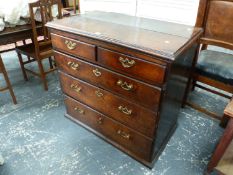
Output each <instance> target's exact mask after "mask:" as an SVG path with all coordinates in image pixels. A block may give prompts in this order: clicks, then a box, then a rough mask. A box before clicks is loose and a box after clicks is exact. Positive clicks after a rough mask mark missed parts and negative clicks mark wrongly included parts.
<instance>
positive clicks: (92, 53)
mask: <svg viewBox="0 0 233 175" xmlns="http://www.w3.org/2000/svg"><path fill="white" fill-rule="evenodd" d="M51 36H52V42H53V48H54V49H56V50H60V51H62V52H66V53H69V54H72V55H74V56H79V57H82V58H85V59H87V60H92V61H95V60H96V46H94V45H91V44H87V43H83V42H81V41H77V40H74V39H70V38H66V37H63V36H59V35H55V34H52V35H51Z"/></svg>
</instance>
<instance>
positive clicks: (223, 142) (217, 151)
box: [207, 119, 233, 173]
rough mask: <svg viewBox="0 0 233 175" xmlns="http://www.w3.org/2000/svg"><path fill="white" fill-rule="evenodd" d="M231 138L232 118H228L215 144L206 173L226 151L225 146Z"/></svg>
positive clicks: (210, 170)
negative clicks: (221, 134)
mask: <svg viewBox="0 0 233 175" xmlns="http://www.w3.org/2000/svg"><path fill="white" fill-rule="evenodd" d="M232 139H233V119H230V121H229V123H228V125H227V128H226V130H225V131H224V134H223V136H222V137H221V139H220V141H219V144H218V145H217V147H216V149H215V151H214V153H213V155H212V157H211V160H210V162H209V164H208V167H207V173H210V172H212V171H213V169H214V167H216V166H217V164H218V162H219V161H220V159H221V158H222V156H223V154H224V152H225V151H226V149H227V147H228V146H229V144H230V143H231V141H232Z"/></svg>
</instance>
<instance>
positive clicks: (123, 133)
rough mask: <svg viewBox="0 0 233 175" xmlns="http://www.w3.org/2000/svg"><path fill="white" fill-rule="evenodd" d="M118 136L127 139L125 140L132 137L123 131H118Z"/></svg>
mask: <svg viewBox="0 0 233 175" xmlns="http://www.w3.org/2000/svg"><path fill="white" fill-rule="evenodd" d="M117 134H118V135H120V136H121V137H123V138H125V139H128V140H129V138H130V135H129V134H127V133H125V132H124V131H121V130H118V131H117Z"/></svg>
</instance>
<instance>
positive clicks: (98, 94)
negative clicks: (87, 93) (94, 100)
mask: <svg viewBox="0 0 233 175" xmlns="http://www.w3.org/2000/svg"><path fill="white" fill-rule="evenodd" d="M95 95H96V96H97V97H103V96H104V94H103V93H102V92H100V90H98V91H95Z"/></svg>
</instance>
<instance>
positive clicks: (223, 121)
mask: <svg viewBox="0 0 233 175" xmlns="http://www.w3.org/2000/svg"><path fill="white" fill-rule="evenodd" d="M228 121H229V117H227V116H225V115H223V117H222V119H221V123H220V124H219V125H220V126H221V127H222V128H226V126H227V123H228Z"/></svg>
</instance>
